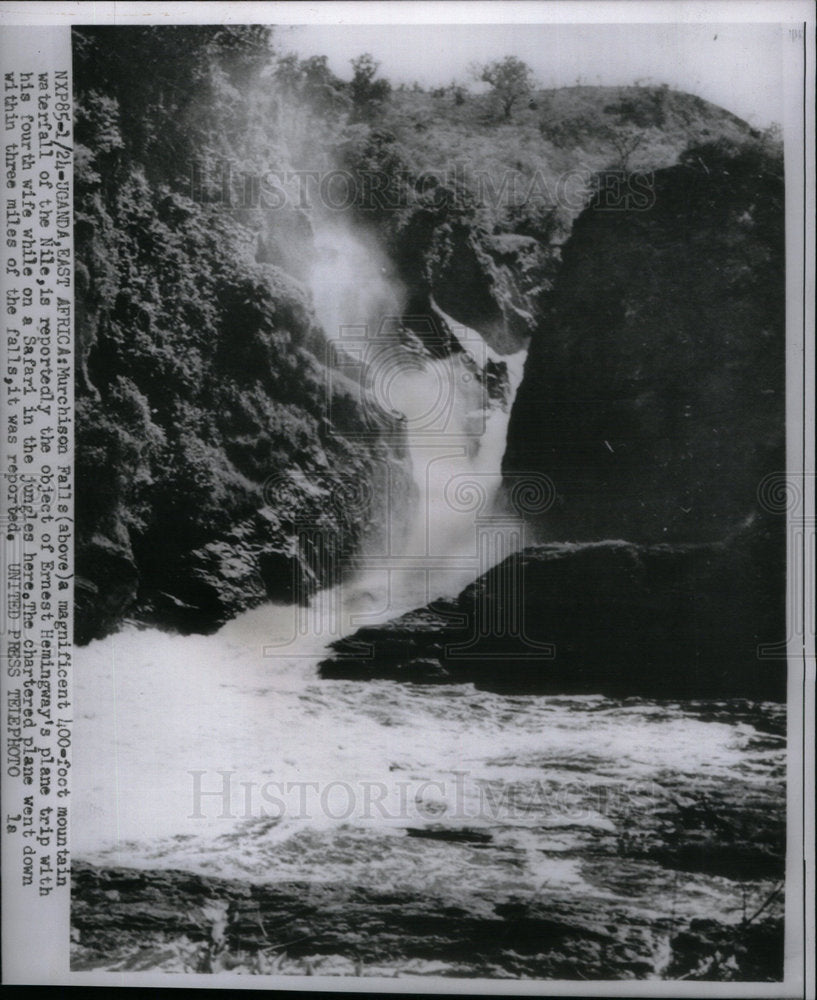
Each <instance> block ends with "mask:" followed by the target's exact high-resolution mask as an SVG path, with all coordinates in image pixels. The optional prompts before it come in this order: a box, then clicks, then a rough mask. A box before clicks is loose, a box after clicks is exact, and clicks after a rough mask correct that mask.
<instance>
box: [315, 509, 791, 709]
mask: <svg viewBox="0 0 817 1000" xmlns="http://www.w3.org/2000/svg"><path fill="white" fill-rule="evenodd" d="M778 537H779V532H778V530H777V524H776V523H775V522H774V520H771V521H770V522H769V521H765V522H764V521H761V520H759V519H758V521H757V522H755V523H753V524H752V525H750V526H748V527H746V528H745V529H744V530H743V531H742V532H740V533H738V534H736V535H734V536H732V537H731V538H729V539H728V540H727V541H725V542H717V543H709V544H699V545H652V546H643V545H637V544H634V543H631V542H623V541H607V542H596V543H584V544H580V543H552V544H546V545H539V546H533V547H531V548H527V549H524V550H523V551H522V552H520V553H518V554H516V555H513V556H511V557H509V558H508V559H506V560H505V561H504V562H503V563H500V564H499V565H498V566H496V567H494V568H493V569H492V570H490V571H489V572H488V573H486V574H485V575H484V576H482V577H480V579H479V580H477V581H476V582H475V583H473V584H471V585H470V586H469V587H467V588H466V589H465V590H464V591H463V592H462V593H461V594H460V595H459V597H458V598H457V599H456V600H455V601H453V602H438V603H437V604H433V605H431V606H430V607H428V608H425V609H421V610H419V611H416V612H410V613H409V614H407V615H404V616H402V617H401V618H398V619H396V620H395V621H393V622H390V623H387V624H385V625H379V626H372V627H369V628H364V629H360V630H358V631H357V632H356V633H355V634H354V635H353V636H350V637H348V638H346V639H342V640H339V641H338V642H336V643H335V644H334V646H333V649H334V655H333V657H331V658H330V659H327V660H325V661H324V662H323V663H322V664H321V668H320V669H321V674H322V676H324V677H330V678H371V677H385V678H393V679H395V680H408V681H414V682H417V683H426V684H427V683H456V682H467V681H472V682H474V683H476V684H478V685H479V686H481V687H485V688H488V689H491V690H520V691H525V692H559V693H578V692H593V693H607V694H622V693H624V694H642V695H648V696H654V697H673V698H674V697H754V698H764V699H777V700H783V699H785V694H786V684H785V660H784V659H779V658H777V659H775V658H768V657H767V653H768V649H769V647H771V646H772V645H773V644H774V643H776V642H779V641H780V640H781V638H782V634H781V631H780V629H781V624H782V622H783V620H784V618H783V608H782V602H783V600H784V595H785V572H784V561H783V559H782V555H783V553H782V552H781V551H779V546H778ZM769 572H771V577H769V576H767V573H769ZM764 649H765V650H766V651H767V653H766V654H764V652H763V650H764Z"/></svg>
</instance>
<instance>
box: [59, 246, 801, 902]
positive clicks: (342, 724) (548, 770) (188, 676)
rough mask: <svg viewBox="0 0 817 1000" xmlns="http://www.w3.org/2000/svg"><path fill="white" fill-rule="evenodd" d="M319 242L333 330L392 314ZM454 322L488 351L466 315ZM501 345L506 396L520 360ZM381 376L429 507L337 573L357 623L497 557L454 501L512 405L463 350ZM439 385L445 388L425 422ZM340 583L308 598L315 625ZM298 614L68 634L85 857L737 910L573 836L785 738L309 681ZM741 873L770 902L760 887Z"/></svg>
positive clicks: (680, 713) (490, 474)
mask: <svg viewBox="0 0 817 1000" xmlns="http://www.w3.org/2000/svg"><path fill="white" fill-rule="evenodd" d="M333 251H334V253H335V256H334V257H333V256H332V252H333ZM327 255H328V256H326V257H324V258H323V264H322V265H321V266H319V267H318V268H317V269H316V274H315V276H314V278H315V285H314V290H315V292H316V294H315V300H316V307H317V308H318V312H319V315H321V317H322V320H323V323H324V327H325V329H327V330H332V329H337V325H338V324H339V323H340V321H341V319H343V318H346V317H348V316H349V315H350V313H349V312H346V313H345V316H344V315H342V310H341V311H339V305H340V304H342V305H343V309H344V310H348V309H350V308H354V303H355V302H357V308H358V310H359V311H358V313H357V314H355V313H352V314H351V316H352V318H354V317H355V316H357V317H360V316H361V315H362V316H366V317H367V318H368V317H369V316H370V315H371V313H372V309H373V308H374V309H375V310H376V309H378V308H379V309H381V310H384V309H385V310H391V309H394V308H396V304H395V299H394V291H393V289H392V287H391V285H390V283H389V281H388V280H387V279H386V278H385V277H384V275H383V271H382V267H383V265H382V264H381V262H379V261H378V260H377V259H376V258H372V257H370V256H367V251H366V249H365V248H363V247H362V246H361V245H360V244H358V243H355V242H354V241H351V240H350V242H349V244H348V245H347V246H345V247H343V248H338V247H337V246H336V245H333V244H332V243H331V238H330V246H329V248H328V250H327ZM333 324H334V325H333ZM463 336H465V337H466V338H471V346H472V348H473V350H472V353H474V352H475V351H476V350H477V349H478V350H479V351H482V352H484V356H487V354H488V351H487V348H486V347H485V345H483V344H482V342H481V341H480V340H478V339H477V335H476V334H474V333H473V331H466V332H465V333H464V334H463ZM505 360H506V361H507V362H508V364H509V371H510V375H511V382H512V387H513V389H514V390H515V386H516V384H517V383H518V379H519V377H520V376H521V362H522V356H517V357H515V358H510V359H505ZM384 391H385V392H387V395H388V398H389V400H390V401H391V404H392V406H393V408H395V409H399V410H402V412H403V413H404V414H405V415H406V419H407V427H408V432H409V440H410V452H411V457H412V462H413V469H414V479H415V483H416V485H417V489H418V491H419V494H420V503H419V506H418V508H417V509H416V510H415V511H414V512H413V514H412V515H411V516H412V521H411V526H410V530H409V531H408V533H407V535H406V541H405V548H404V550H403V551H402V553H400V556H401V557H402V562H400V563H399V565H398V568H397V569H395V568H394V567H391V568H389V567H382V566H374V567H373V568H369V569H366V570H364V571H363V573H362V575H361V577H360V578H359V579H358V580H357V581H355V582H354V584H353V585H352V586H350V587H346V588H345V589H344V592H343V594H342V595H341V601H340V604H341V622H340V624H339V631H340V632H344V633H345V632H348V631H351V630H352V629H353V628H354V627H355V625H356V624H361V623H363V622H369V621H374V620H378V619H384V618H388V617H392V616H394V615H396V614H399V613H401V612H402V611H405V610H407V609H408V608H411V607H416V606H418V605H421V604H423V603H425V602H426V600H427V599H428V598H429V597H432V598H433V597H435V596H437V595H438V594H442V593H449V594H455V593H457V592H458V590H459V589H460V588H461V587H462V585H463V584H465V583H467V582H468V580H470V579H472V578H473V577H474V576H475V575H476V572H475V570H479V569H480V568H481V569H484V568H486V567H479V565H478V564H476V563H475V562H474V512H473V511H470V512H469V511H462V510H457V509H455V506H452V504H451V502H450V491H449V493H448V495H447V493H446V489H447V487H448V485H449V484H450V482H451V480H452V477H455V476H459V475H463V476H471V477H472V478H473V477H474V476H480V477H482V478H481V480H480V481H481V482H484V483H485V484H487V485H486V489H485V501H484V502H485V503H487V504H490V503H491V502H492V492H493V491H494V490H495V489H496V487H498V485H499V470H500V462H501V458H502V450H503V447H504V441H505V432H506V427H507V420H508V412H509V409H510V407H509V406H507V407H506V408H504V409H503V408H502V407H501V406H499V405H496V404H494V405H491V406H488V405H487V404H486V402H485V397H484V389H483V388H482V387H481V386H480V385H479V384H478V382H477V381H476V380H475V379H474V377H473V371H472V369H471V368H470V367H469V366H468V365H467V364H465V363H463V362H462V361H461V360H460V361H452V360H451V359H444V360H439V361H429V360H424V361H422V362H421V363H418V362H417V361H416V359H415V360H413V361H412V360H410V359H409V357H408V355H406V364H405V365H404V366H403V367H402V368H401V367H400V366H399V365H398V366H397V367H396V368H395V370H394V373H393V378H392V379H391V381H390V382H389V383H388V387H387V390H384ZM441 393H443V394H446V393H451V394H453V395H452V397H451V398H450V399H446V400H445V401H446V402H447V403H450V407H449V409H447V410H446V411H445V412H444V413H443V415H442V416H440V417H439V419H438V423H437V424H436V425H433V424H431V423H430V422H429V421H430V420H431V418H430V417H429V416H428V414H429V412H431V411H432V410H433V409H434V406H435V405H436V403H437V402H439V400H440V398H441V395H440V394H441ZM434 419H437V418H436V417H435V418H434ZM435 428H436V429H435ZM443 557H444V558H443ZM429 567H431V568H429ZM336 598H337V595H333V594H326V593H324V594H321V595H318V597H317V598H316V599H315V603H314V605H313V608H312V613H313V621H317V622H320V621H321V618H322V611H321V609H322V608H326V607H328V605H329V604H331V603H332V602H333V601H335V599H336ZM335 603H337V602H336V601H335ZM301 613H302V612H301V611H299V610H298V609H297V608H290V607H283V606H272V605H269V606H265V607H260V608H257V609H255V610H254V611H251V612H249V613H247V614H244V615H242V616H241V617H240V618H238V619H236V620H234V621H232V622H230V623H229V624H228V625H226V626H225V627H224V628H222V629H221V631H220V632H218V634H216V635H212V636H206V637H205V636H188V637H183V636H174V635H169V634H165V633H160V632H157V631H154V630H140V629H137V628H135V627H132V626H127V627H124V628H122V629H121V630H120V631H119V632H117V633H116V634H115V635H112V636H110V637H108V638H106V639H104V640H102V641H97V642H92V643H91V644H90V645H89V646H87V647H85V648H82V649H78V650H77V651H76V658H75V702H76V716H75V727H76V728H75V743H74V746H75V751H74V771H73V789H74V791H73V811H72V826H73V829H72V843H73V850H74V854H75V856H78V857H82V858H86V859H89V860H92V861H95V862H98V863H100V864H117V865H129V866H137V867H148V868H154V867H174V868H185V869H191V870H196V871H200V872H204V873H208V874H213V875H223V876H230V877H241V878H249V879H261V880H266V879H277V878H281V877H288V878H297V879H305V880H321V881H339V882H345V883H348V884H369V885H377V886H381V887H386V886H398V885H399V886H402V887H404V888H405V887H409V888H412V889H416V890H417V891H425V890H430V889H431V888H433V889H434V891H436V892H440V893H446V892H448V891H450V892H452V893H455V894H456V892H457V891H459V890H460V888H461V886H462V884H463V881H464V880H465V881H467V882H468V884H469V886H470V887H471V888H473V889H478V888H484V889H486V890H488V891H492V892H502V893H508V892H511V891H518V892H520V893H531V892H538V891H540V889H541V888H542V887H543V886H547V891H548V892H555V893H559V892H563V893H573V894H582V895H587V896H594V897H597V898H599V899H603V900H606V901H607V903H608V904H609V902H610V901H611V900H615V899H616V898H617V897H618V896H619V895H621V896H623V897H628V896H629V897H633V894H634V897H633V898H638V899H640V900H641V903H642V904H643V906H644V907H646V908H648V909H650V910H654V911H655V912H656V913H659V914H666V913H667V912H669V909H670V907H671V906H672V908H673V912H676V913H678V914H679V915H681V914H683V913H684V912H686V913H688V914H689V915H691V916H702V915H704V914H707V913H709V914H712V915H713V916H717V917H718V918H720V919H728V920H731V919H738V916H739V905H740V899H739V896H738V895H737V894H736V890H735V887H734V885H731V884H730V883H729V882H728V880H726V879H724V878H719V877H713V876H707V875H702V874H701V875H696V874H687V875H685V876H684V882H683V888H682V890H681V891H680V893H679V889H678V881H677V874H676V873H674V872H671V871H664V870H662V869H661V868H660V866H658V865H650V864H648V863H646V862H645V863H644V865H643V872H642V873H641V874H642V876H643V877H642V878H641V880H640V881H638V880H637V879H634V880H633V886H635V887H631V888H629V889H628V888H624V889H622V888H621V886H619V885H617V884H613V883H610V882H607V881H604V880H603V879H600V878H599V876H598V872H597V871H596V868H594V867H593V866H592V865H591V866H589V867H588V865H586V864H585V860H584V856H583V854H582V851H583V849H584V847H585V846H586V845H587V844H588V843H593V844H596V845H599V844H602V845H603V844H607V845H608V846H609V845H610V844H613V845H615V844H616V843H617V842H620V841H621V838H622V836H623V835H624V832H625V830H626V829H627V828H628V827H631V825H632V823H633V821H634V817H637V816H639V815H648V814H649V811H650V809H652V808H654V807H656V805H657V804H659V803H661V802H662V801H665V800H666V797H667V795H669V794H675V795H681V794H684V791H685V790H688V789H690V788H695V787H697V786H699V785H700V783H701V782H702V781H705V782H707V783H708V784H709V786H711V787H712V788H718V787H720V786H719V783H720V784H722V785H723V786H724V787H726V786H730V787H731V785H732V784H733V783H734V781H735V780H737V779H736V776H739V780H740V782H741V783H742V787H745V788H750V789H754V790H756V791H757V792H758V793H761V792H763V791H764V790H766V789H768V788H769V787H770V786H774V784H775V782H776V781H777V780H778V777H779V775H780V774H781V773H782V767H783V756H782V755H783V748H782V741H781V742H780V745H779V746H778V747H776V748H773V749H771V750H770V749H769V745H768V737H765V739H766V742H765V743H764V742H763V741H761V744H762V745H761V744H759V743H758V738H759V733H758V731H757V730H756V729H755V727H754V725H753V724H751V723H750V722H748V721H736V720H734V719H729V718H726V719H724V717H723V715H718V714H717V713H710V712H707V711H704V710H702V709H701V708H700V707H699V706H695V705H692V704H674V705H666V704H657V703H654V702H649V701H645V700H643V699H627V700H611V699H606V698H602V697H600V696H586V697H570V698H567V697H553V696H549V697H545V696H508V695H499V694H494V693H489V692H483V691H477V690H475V689H474V688H473V686H472V685H468V684H463V685H452V686H446V687H439V686H428V687H426V686H420V685H400V684H397V683H393V682H386V681H377V682H355V681H325V680H320V679H319V678H318V676H317V673H316V664H317V662H318V660H320V659H321V658H322V656H324V655H325V647H326V644H327V642H328V641H330V640H332V639H334V638H337V633H336V632H334V633H332V634H328V633H326V632H325V633H323V634H322V633H321V632H320V630H319V629H318V630H313V632H312V633H309V634H306V635H303V634H299V631H298V616H299V614H301ZM361 616H362V617H361ZM335 624H337V623H335ZM773 711H776V710H775V709H772V708H771V707H770V708H769V712H773ZM509 790H512V791H514V793H515V794H517V795H518V797H519V799H518V801H519V802H521V803H522V805H521V806H520V807H519V808H514V807H512V805H511V804H509V799H508V798H507V796H508V794H509ZM747 794H748V793H747ZM503 796H504V799H503ZM424 827H435V828H436V827H450V828H452V829H457V830H461V829H464V828H465V829H468V830H472V829H474V828H476V829H478V830H481V831H483V832H485V833H486V835H488V836H489V838H490V843H491V849H490V850H486V849H484V845H478V846H479V849H478V846H476V845H474V844H468V843H456V844H455V843H447V842H440V841H434V840H427V839H422V838H418V837H416V836H411V835H409V833H408V832H407V831H408V830H409V829H412V830H416V829H418V828H424ZM613 855H614V860H615V850H613ZM644 873H647V874H646V875H645V874H644ZM639 886H640V887H639ZM752 891H753V892H756V893H757V895H758V898H761V895H762V892H763V891H764V886H763V885H761V884H758V885H757V886H755V887H754V888H753V889H752ZM639 894H640V895H639Z"/></svg>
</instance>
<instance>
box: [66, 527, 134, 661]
mask: <svg viewBox="0 0 817 1000" xmlns="http://www.w3.org/2000/svg"><path fill="white" fill-rule="evenodd" d="M76 569H77V576H76V582H75V591H74V592H75V597H74V601H75V610H76V625H75V634H74V638H75V641H76V642H78V643H80V644H84V643H86V642H90V640H91V639H98V638H101V637H102V636H103V635H107V633H108V632H110V631H111V630H112V629H113V628H115V627H116V625H117V624H118V623H119V621H120V619H121V618H122V615H123V614H124V613H125V612H126V611H127V609H128V608H130V607H131V606H132V605H133V602H134V600H135V599H136V594H137V592H138V588H139V572H138V570H137V568H136V565H135V564H134V561H133V556H132V554H131V552H130V550H129V547H127V546H125V545H117V544H116V542H114V541H111V539H109V538H105V537H104V536H103V535H94V536H93V537H92V538H91V539H90V540H89V541H88V542H87V543H86V545H84V546H83V548H82V549H81V551H80V552H79V553H78V554H77V564H76Z"/></svg>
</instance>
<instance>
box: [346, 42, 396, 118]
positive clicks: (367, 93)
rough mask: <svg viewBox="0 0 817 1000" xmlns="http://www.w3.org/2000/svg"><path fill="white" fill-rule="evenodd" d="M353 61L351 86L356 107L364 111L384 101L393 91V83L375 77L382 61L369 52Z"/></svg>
mask: <svg viewBox="0 0 817 1000" xmlns="http://www.w3.org/2000/svg"><path fill="white" fill-rule="evenodd" d="M351 63H352V70H353V73H354V75H353V76H352V82H351V84H350V85H349V86H350V89H351V92H352V103H353V104H354V106H355V108H357V110H358V111H361V112H362V111H365V110H368V109H369V107H370V106H371V105H373V104H379V103H380V102H381V101H384V100H385V99H386V98H387V97H388V96H389V94H390V93H391V84H390V83H389V81H388V80H375V79H374V77H375V74H376V73H377V70H378V68H379V67H380V63H379V62H377V60H376V59H375V58H374V57H373V56H371V55H369V53H368V52H364V53H363V55H362V56H358V57H357V58H356V59H352V60H351Z"/></svg>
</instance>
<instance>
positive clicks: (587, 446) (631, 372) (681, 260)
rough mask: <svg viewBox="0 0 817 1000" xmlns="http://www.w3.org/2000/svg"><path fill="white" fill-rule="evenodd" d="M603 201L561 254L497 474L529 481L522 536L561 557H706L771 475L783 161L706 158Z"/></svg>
mask: <svg viewBox="0 0 817 1000" xmlns="http://www.w3.org/2000/svg"><path fill="white" fill-rule="evenodd" d="M616 180H617V179H616V178H612V179H611V181H610V182H609V184H608V188H607V190H605V189H602V190H601V191H600V192H599V194H598V195H597V197H596V199H595V200H594V202H593V203H592V204H591V205H590V206H589V207H588V208H587V209H586V210H585V211H584V212H583V213H582V215H581V216H580V217H579V218H578V219H577V221H576V223H575V225H574V228H573V232H572V235H571V237H570V239H569V240H568V241H567V243H566V244H565V246H564V247H563V256H562V265H561V269H560V272H559V278H558V281H557V282H556V284H555V287H554V289H553V292H552V294H551V296H550V297H549V299H548V307H547V310H546V312H545V314H544V316H543V318H542V333H541V335H539V336H536V337H534V339H533V340H532V342H531V348H530V352H529V354H528V360H527V364H526V368H525V377H524V380H523V382H522V385H521V386H520V389H519V393H518V396H517V400H516V404H515V406H514V409H513V413H512V417H511V423H510V427H509V432H508V448H507V451H506V454H505V459H504V468H505V470H506V472H508V473H517V474H518V473H521V472H542V473H545V474H547V475H548V476H549V477H550V478H551V479H552V481H553V486H554V490H555V502H554V503H553V505H552V506H551V507H550V509H548V510H547V511H546V512H544V513H543V514H542V515H541V518H540V519H539V523H538V525H537V528H538V529H539V530H540V532H541V534H542V536H543V537H545V538H553V539H569V540H571V541H586V540H599V539H604V538H625V539H628V540H631V541H637V542H663V541H682V542H692V541H717V540H720V539H722V538H723V537H724V536H725V535H726V534H727V533H729V532H730V531H732V530H734V529H735V528H736V527H737V526H738V525H739V524H740V523H741V522H742V521H743V520H744V519H745V518H746V517H748V516H749V515H750V514H752V512H753V511H754V510H755V509H756V506H757V494H758V489H759V487H760V485H761V482H762V481H763V479H764V477H765V476H767V475H769V474H772V473H775V472H779V471H782V470H784V469H785V433H784V431H785V428H784V421H785V281H784V261H785V254H784V232H783V177H782V162H781V161H780V160H777V159H776V158H775V157H774V156H772V155H770V154H769V153H767V152H765V151H764V149H763V148H762V147H761V146H759V145H758V144H748V145H744V146H742V147H730V146H729V145H728V144H710V145H708V146H703V147H699V148H697V149H695V150H692V151H689V152H687V153H686V154H685V155H684V156H683V157H682V160H681V163H680V164H679V165H678V166H676V167H671V168H669V169H665V170H660V171H657V172H656V173H655V175H654V188H653V194H654V201H652V203H651V204H649V206H648V207H647V208H646V209H642V208H641V206H639V205H633V206H630V207H628V206H627V203H626V200H624V199H622V198H621V197H620V196H619V195H618V194H617V192H616V191H614V190H613V189H612V184H613V183H614V182H616Z"/></svg>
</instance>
